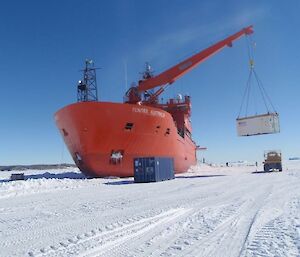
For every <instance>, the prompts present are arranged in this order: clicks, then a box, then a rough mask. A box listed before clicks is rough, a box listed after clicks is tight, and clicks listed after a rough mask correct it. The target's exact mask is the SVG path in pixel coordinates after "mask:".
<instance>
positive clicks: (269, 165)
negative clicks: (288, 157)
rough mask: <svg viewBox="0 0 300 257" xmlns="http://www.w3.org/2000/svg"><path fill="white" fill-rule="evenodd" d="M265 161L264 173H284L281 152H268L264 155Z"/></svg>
mask: <svg viewBox="0 0 300 257" xmlns="http://www.w3.org/2000/svg"><path fill="white" fill-rule="evenodd" d="M264 156H265V161H264V162H263V164H264V171H266V172H267V171H276V170H277V171H282V162H281V159H282V158H281V152H280V151H275V150H271V151H266V152H265V153H264Z"/></svg>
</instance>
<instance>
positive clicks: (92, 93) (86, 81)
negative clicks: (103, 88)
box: [77, 59, 98, 102]
mask: <svg viewBox="0 0 300 257" xmlns="http://www.w3.org/2000/svg"><path fill="white" fill-rule="evenodd" d="M96 69H97V68H95V67H94V62H93V61H92V60H88V59H86V60H85V69H84V70H82V71H83V80H79V81H78V85H77V102H92V101H98V92H97V80H96Z"/></svg>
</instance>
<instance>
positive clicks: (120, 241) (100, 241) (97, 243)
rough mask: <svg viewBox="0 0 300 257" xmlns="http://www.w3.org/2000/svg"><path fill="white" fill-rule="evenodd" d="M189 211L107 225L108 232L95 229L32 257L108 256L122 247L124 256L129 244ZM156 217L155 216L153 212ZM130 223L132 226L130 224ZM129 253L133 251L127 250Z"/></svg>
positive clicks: (181, 210) (184, 210)
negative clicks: (127, 243) (108, 253)
mask: <svg viewBox="0 0 300 257" xmlns="http://www.w3.org/2000/svg"><path fill="white" fill-rule="evenodd" d="M188 211H189V209H184V208H178V209H171V210H168V211H165V212H162V213H160V214H157V215H154V216H149V217H139V218H132V219H128V220H126V221H125V222H119V223H117V224H111V225H107V226H106V227H105V230H106V231H102V229H100V230H101V231H99V229H98V230H96V229H95V230H94V233H91V234H87V233H86V234H85V235H77V237H76V238H73V239H68V240H67V241H65V242H60V244H59V246H49V247H46V248H42V249H40V251H39V253H38V252H35V253H32V252H30V253H29V255H30V256H81V257H92V256H101V255H104V256H105V255H106V253H107V252H108V251H109V252H110V253H113V252H114V251H115V249H116V247H118V246H120V245H122V247H121V248H122V253H121V255H120V252H119V251H118V256H122V254H125V252H126V242H128V241H130V240H132V239H134V238H137V237H139V236H141V235H143V234H145V233H148V232H149V231H151V230H152V229H156V228H157V227H158V226H160V225H163V224H165V223H168V222H173V221H174V220H176V219H178V218H179V217H180V216H182V215H184V214H185V213H187V212H188ZM152 215H153V213H152ZM127 223H128V224H127ZM127 253H129V250H128V251H127Z"/></svg>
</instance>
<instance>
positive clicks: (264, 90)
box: [254, 71, 277, 113]
mask: <svg viewBox="0 0 300 257" xmlns="http://www.w3.org/2000/svg"><path fill="white" fill-rule="evenodd" d="M254 75H255V77H256V79H257V81H258V83H259V84H260V86H261V88H262V90H263V92H264V94H265V96H266V98H267V100H268V101H269V103H270V105H271V107H272V109H273V111H274V112H275V113H277V111H276V109H275V107H274V105H273V103H272V100H271V98H270V97H269V95H268V93H267V91H266V89H265V87H264V86H263V83H262V81H261V80H260V78H259V77H258V75H257V73H256V72H255V71H254Z"/></svg>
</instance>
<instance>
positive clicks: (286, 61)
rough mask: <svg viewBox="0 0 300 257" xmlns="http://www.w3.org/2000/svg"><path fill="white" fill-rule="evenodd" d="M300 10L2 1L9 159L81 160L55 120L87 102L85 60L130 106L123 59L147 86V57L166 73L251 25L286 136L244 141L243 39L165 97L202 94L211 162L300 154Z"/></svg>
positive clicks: (109, 94)
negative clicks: (82, 99)
mask: <svg viewBox="0 0 300 257" xmlns="http://www.w3.org/2000/svg"><path fill="white" fill-rule="evenodd" d="M299 9H300V2H299V1H297V0H291V1H289V2H288V4H287V3H286V2H282V1H275V2H274V1H262V0H260V1H257V0H252V1H237V0H235V1H208V0H204V1H183V0H175V1H170V0H169V1H167V0H165V1H129V0H128V1H126V0H123V1H121V0H120V1H96V0H84V1H83V0H82V1H79V0H72V1H71V0H70V1H67V0H62V1H54V0H53V1H37V0H36V1H33V0H32V1H30V0H29V1H14V0H12V1H5V2H3V3H1V8H0V20H1V22H0V33H1V37H0V74H1V80H2V81H1V94H2V97H1V101H0V107H1V125H0V129H1V134H0V139H1V141H0V142H1V145H0V164H2V165H3V164H4V165H5V164H31V163H59V162H62V161H63V162H71V161H72V160H71V158H70V155H69V153H68V152H67V150H66V148H65V147H64V144H63V142H62V139H61V138H60V135H59V133H58V131H57V129H56V127H55V124H54V118H53V115H54V113H55V112H56V111H57V110H58V109H59V108H61V107H63V106H65V105H67V104H70V103H73V102H75V101H76V83H77V81H78V80H79V79H80V78H81V73H80V72H79V70H80V69H81V68H82V66H83V64H84V60H85V58H87V57H88V58H92V59H93V60H94V61H95V63H96V65H97V66H98V67H101V68H102V69H101V70H100V71H99V72H98V74H97V75H98V90H99V91H98V93H99V95H100V99H101V100H103V101H113V102H121V101H122V98H123V95H124V93H125V90H126V85H125V80H124V77H125V76H124V63H126V64H127V70H128V83H130V82H133V81H137V80H138V79H139V72H141V71H142V70H143V68H144V63H145V62H146V61H148V62H150V63H151V65H152V67H153V68H154V70H155V71H156V73H159V72H161V71H163V70H164V69H167V68H168V67H170V66H172V65H174V64H176V63H177V62H179V61H181V60H183V59H184V58H186V57H188V56H189V55H191V54H193V53H195V52H196V51H199V50H201V49H203V48H205V47H208V46H209V45H210V44H212V43H214V42H216V41H218V40H220V39H222V38H224V37H226V36H228V35H230V34H232V33H234V32H236V31H238V30H240V29H241V28H243V27H245V26H247V25H249V24H253V25H254V30H255V34H254V35H253V39H254V40H255V41H256V49H255V57H256V59H255V61H256V62H255V63H256V71H257V73H258V74H259V76H260V78H261V80H262V81H263V83H264V86H265V88H266V90H267V91H268V93H269V95H270V97H271V98H272V101H273V104H274V105H275V108H276V110H277V111H278V112H279V113H280V118H281V133H280V134H274V135H266V136H257V137H247V138H241V137H237V136H236V130H235V119H236V117H237V115H238V111H239V107H240V103H241V99H242V94H243V91H244V88H245V85H246V80H247V76H248V72H249V71H248V59H247V46H246V40H245V39H244V38H242V39H241V40H239V41H236V42H235V43H234V45H233V47H232V48H226V49H224V50H223V51H222V52H220V53H218V54H217V55H215V56H213V57H212V58H210V59H209V60H207V61H206V62H205V63H203V64H201V65H200V66H198V67H197V68H196V69H194V70H193V71H191V72H190V73H188V74H186V75H185V76H184V77H183V78H181V79H180V80H178V81H177V82H176V83H174V84H173V85H172V86H171V87H169V89H168V91H167V92H166V93H165V94H164V96H163V97H164V98H167V97H173V96H175V95H176V94H177V93H183V94H190V95H191V97H192V108H193V109H192V122H193V138H194V140H195V141H196V142H197V143H198V144H199V145H202V146H207V147H208V150H207V151H206V152H205V153H200V156H201V157H202V156H205V158H206V159H207V160H209V161H213V162H224V161H236V160H258V161H261V160H262V154H263V151H264V150H265V149H281V150H282V152H283V155H284V157H286V158H287V157H292V156H300V146H299V145H300V144H299V143H300V136H299V132H300V123H299V111H300V108H299V107H300V104H299V97H300V76H299V67H300V51H299V46H300V34H299V32H298V30H299V26H300V18H299V13H298V12H299ZM257 96H258V97H259V95H257ZM257 101H258V102H259V100H257ZM258 111H260V110H258ZM262 111H264V110H262Z"/></svg>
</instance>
